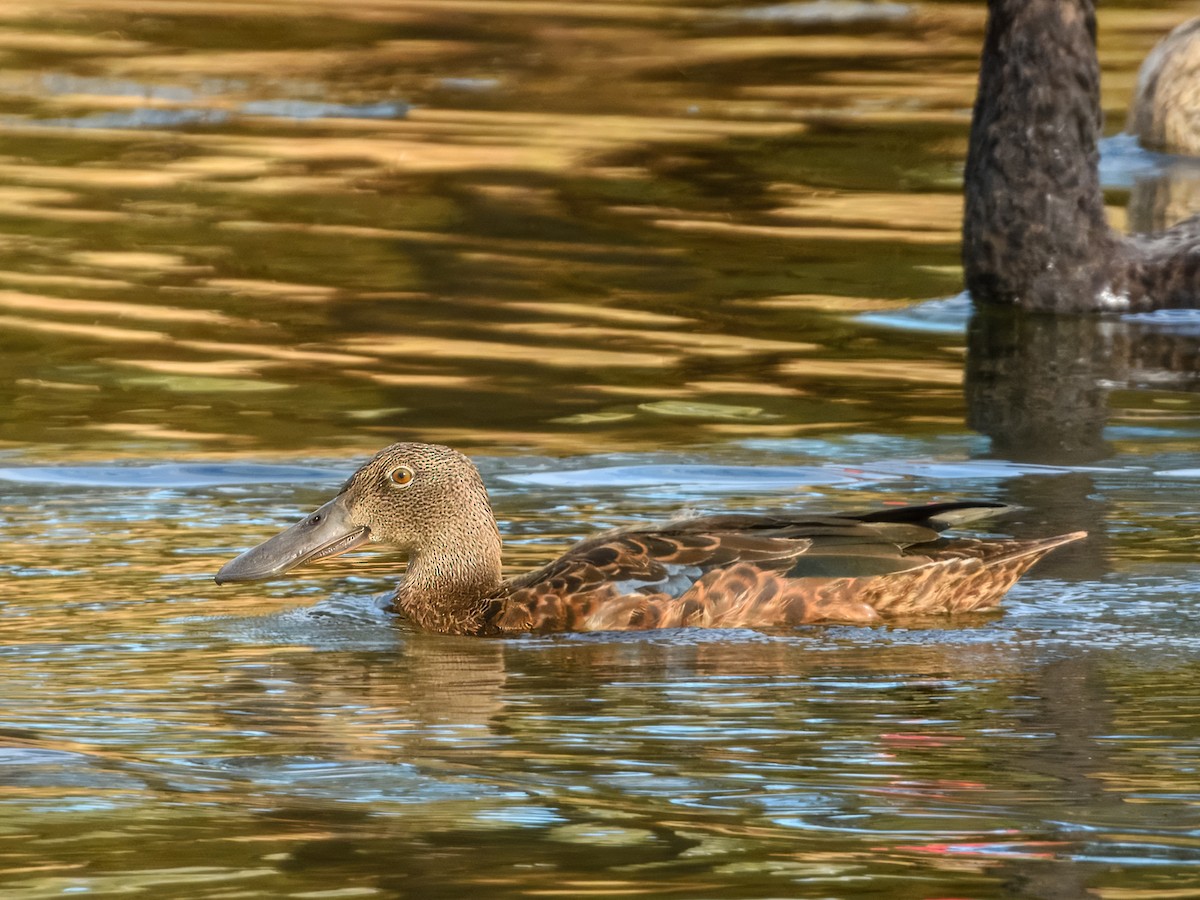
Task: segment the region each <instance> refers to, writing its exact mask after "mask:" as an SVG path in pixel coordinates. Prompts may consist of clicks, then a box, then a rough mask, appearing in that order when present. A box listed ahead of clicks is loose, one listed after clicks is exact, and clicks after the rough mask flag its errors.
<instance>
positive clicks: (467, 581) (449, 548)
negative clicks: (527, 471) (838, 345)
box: [216, 443, 1085, 635]
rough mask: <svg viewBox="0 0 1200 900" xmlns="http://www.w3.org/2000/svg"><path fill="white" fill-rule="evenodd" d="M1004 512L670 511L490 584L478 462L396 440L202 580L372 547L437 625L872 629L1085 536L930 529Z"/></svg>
mask: <svg viewBox="0 0 1200 900" xmlns="http://www.w3.org/2000/svg"><path fill="white" fill-rule="evenodd" d="M1006 508H1007V507H1004V506H1003V505H1002V504H997V503H987V502H984V503H970V502H952V503H935V504H932V505H928V506H914V507H898V508H894V509H882V510H876V511H874V512H867V513H857V514H850V515H844V514H843V515H827V516H823V515H815V516H767V515H744V514H737V513H733V514H725V515H713V516H704V517H698V518H686V519H675V520H672V521H669V522H665V523H663V524H660V525H651V526H635V527H632V528H625V529H620V530H617V531H610V532H606V533H603V534H599V535H597V536H595V537H591V538H588V539H587V540H584V541H582V542H580V543H578V544H576V545H575V546H574V547H572V548H571V549H570V550H568V551H567V552H566V553H565V554H563V555H562V556H561V557H559V558H558V559H556V560H554V561H553V562H551V563H549V564H548V565H546V566H543V567H542V568H540V569H537V570H535V571H533V572H529V573H527V574H524V575H518V576H516V577H514V578H509V579H507V580H505V579H503V578H502V577H501V567H500V533H499V530H498V529H497V527H496V519H495V517H494V516H493V514H492V509H491V505H490V504H489V502H488V494H487V490H486V488H485V487H484V484H483V479H482V478H481V477H480V474H479V470H478V469H476V467H475V465H474V464H473V463H472V462H471V461H470V460H469V459H468V458H467V457H466V456H464V455H463V454H461V453H458V452H457V451H455V450H452V449H450V448H449V447H442V446H437V445H433V444H419V443H401V444H393V445H392V446H390V447H388V448H386V449H385V450H383V451H382V452H380V453H379V454H378V455H376V456H375V457H374V458H373V459H372V460H370V461H369V462H368V463H367V464H366V465H364V466H363V467H362V468H361V469H359V470H358V471H357V472H355V473H354V475H352V476H351V477H350V479H349V480H348V481H347V482H346V483H345V484H344V485H343V486H342V489H341V490H340V491H339V492H338V494H337V496H335V497H334V498H333V499H332V500H330V501H329V502H328V503H326V504H324V505H323V506H321V507H320V508H319V509H317V510H316V511H315V512H313V513H311V514H310V515H308V516H307V517H305V518H304V519H303V520H302V521H300V522H297V523H296V524H295V525H293V526H292V527H290V528H288V529H287V530H286V531H283V532H282V533H280V534H278V535H276V536H275V537H273V538H271V539H270V540H268V541H266V542H265V543H262V544H259V545H258V546H257V547H254V548H252V549H250V550H247V551H246V552H245V553H243V554H242V555H241V556H238V557H237V558H236V559H234V560H232V561H230V562H228V563H226V564H225V566H224V567H222V568H221V570H220V571H219V572H218V573H217V576H216V581H217V583H218V584H224V583H225V582H235V581H261V580H263V579H267V578H274V577H276V576H278V575H281V574H283V573H284V572H287V571H288V570H290V569H293V568H295V567H296V566H299V565H302V564H303V563H306V562H311V561H314V560H318V559H328V558H330V557H333V556H338V555H339V554H342V553H345V552H347V551H349V550H353V549H355V548H357V547H361V546H363V545H365V544H368V543H372V542H374V543H383V544H390V545H392V546H395V547H398V548H399V549H401V550H403V551H404V552H405V553H407V554H408V570H407V574H406V575H405V577H404V579H403V580H402V581H401V583H400V586H399V588H398V590H397V594H396V599H395V605H396V607H397V608H398V609H399V611H401V612H402V613H404V614H405V615H407V616H408V617H409V619H411V620H412V621H413V622H414V623H415V624H416V625H417V626H418V627H420V628H423V629H425V630H428V631H434V632H441V633H444V634H471V635H497V634H512V633H519V632H526V631H539V632H546V631H608V630H621V631H624V630H638V629H650V628H679V627H703V628H735V627H772V626H787V625H796V624H803V623H810V622H853V623H874V622H879V621H881V620H883V619H884V618H889V617H890V618H895V617H901V616H915V615H930V614H938V615H941V614H946V613H958V612H969V611H974V610H984V609H991V608H993V607H995V606H996V605H997V604H998V603H999V602H1000V598H1001V597H1002V596H1003V595H1004V594H1005V593H1006V592H1007V591H1008V589H1009V588H1010V587H1012V585H1013V584H1014V583H1015V582H1016V580H1017V579H1018V578H1019V577H1020V576H1021V575H1022V574H1024V572H1025V571H1026V570H1027V569H1028V568H1029V567H1030V566H1032V565H1033V564H1034V563H1035V562H1037V561H1038V560H1039V559H1040V558H1041V557H1043V556H1044V555H1045V554H1047V553H1048V552H1050V551H1051V550H1053V549H1054V548H1055V547H1058V546H1060V545H1062V544H1066V543H1069V542H1070V541H1075V540H1079V539H1080V538H1082V537H1084V536H1085V534H1084V532H1075V533H1073V534H1064V535H1060V536H1058V537H1052V538H1045V539H1041V540H1032V541H1019V540H988V541H983V540H967V539H962V540H943V539H939V538H938V532H940V531H941V530H943V529H944V528H947V527H950V526H951V525H954V524H958V523H961V522H965V521H970V520H972V519H975V518H979V517H981V516H987V515H993V514H995V513H997V512H1000V511H1003V510H1004V509H1006Z"/></svg>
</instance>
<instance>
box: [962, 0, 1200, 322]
mask: <svg viewBox="0 0 1200 900" xmlns="http://www.w3.org/2000/svg"><path fill="white" fill-rule="evenodd" d="M1100 125H1101V112H1100V66H1099V62H1098V61H1097V58H1096V16H1095V9H1094V6H1093V3H1092V0H988V23H987V31H986V34H985V36H984V45H983V55H982V58H981V62H980V71H979V92H978V95H977V97H976V100H975V110H974V115H973V117H972V120H971V136H970V145H969V148H968V152H967V166H966V171H965V173H964V188H965V195H966V207H965V210H964V215H963V245H962V257H963V269H964V274H965V276H966V283H967V289H968V290H969V291H970V292H971V296H972V297H973V298H974V299H975V301H976V302H981V303H996V304H1014V305H1016V306H1019V307H1023V308H1025V309H1030V310H1041V311H1058V312H1106V311H1110V312H1123V311H1138V310H1149V309H1157V308H1166V307H1197V306H1200V216H1193V217H1192V218H1190V219H1187V220H1186V221H1185V222H1182V223H1180V224H1179V225H1176V226H1175V227H1174V228H1171V229H1169V230H1167V231H1164V232H1159V233H1157V234H1143V235H1132V236H1129V237H1125V236H1122V235H1120V234H1118V233H1117V232H1115V231H1114V230H1113V229H1112V228H1111V227H1109V224H1108V221H1107V219H1106V218H1105V214H1104V196H1103V193H1102V192H1101V190H1100V179H1099V175H1098V170H1097V166H1098V163H1099V158H1100V157H1099V151H1098V149H1097V144H1096V141H1097V138H1098V136H1099V134H1100Z"/></svg>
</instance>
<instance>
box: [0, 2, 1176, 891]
mask: <svg viewBox="0 0 1200 900" xmlns="http://www.w3.org/2000/svg"><path fill="white" fill-rule="evenodd" d="M1191 7H1192V4H1190V3H1182V2H1176V3H1172V2H1166V0H1156V2H1154V3H1151V4H1149V5H1144V4H1140V3H1133V2H1127V3H1110V4H1107V5H1106V6H1105V8H1104V9H1103V10H1102V13H1101V18H1100V40H1101V50H1102V54H1101V55H1102V64H1103V66H1104V91H1105V94H1104V105H1105V109H1106V111H1107V114H1108V120H1109V123H1110V125H1109V129H1108V130H1109V132H1111V133H1113V134H1114V135H1115V133H1116V132H1117V131H1119V128H1120V123H1121V122H1122V121H1123V119H1124V105H1125V103H1126V102H1127V100H1128V97H1129V95H1130V93H1131V89H1132V84H1133V78H1134V73H1135V71H1136V67H1137V64H1138V62H1139V61H1140V59H1141V58H1142V56H1143V55H1144V54H1145V52H1146V51H1147V50H1148V49H1149V48H1150V46H1152V44H1153V43H1154V41H1155V40H1156V39H1157V38H1158V36H1160V35H1161V34H1162V33H1163V32H1165V31H1166V30H1167V29H1168V28H1169V27H1171V26H1172V25H1174V24H1176V23H1177V22H1179V21H1182V20H1183V19H1184V18H1186V17H1187V16H1188V15H1192V14H1194V9H1192V8H1191ZM983 21H984V12H983V8H982V4H981V3H979V2H970V3H967V2H963V3H952V2H930V3H923V4H921V5H919V6H917V5H909V4H900V3H885V2H880V3H866V2H855V0H832V2H828V0H817V2H812V3H794V4H793V3H785V4H777V5H766V4H752V3H729V2H707V0H692V2H683V0H679V2H675V0H659V2H656V3H652V2H632V0H631V2H596V3H592V2H587V3H569V2H555V0H544V2H543V0H354V2H346V3H335V2H331V0H329V2H315V0H273V2H269V3H253V2H246V0H228V2H219V3H218V2H205V3H192V2H186V0H137V2H132V0H56V2H49V0H9V2H7V3H5V4H4V5H3V7H2V8H0V55H2V57H3V61H4V65H3V66H2V67H0V135H2V140H3V142H2V144H0V342H2V346H3V351H4V352H3V353H2V354H0V369H2V370H3V377H0V392H2V393H3V398H4V403H3V404H2V405H0V410H2V412H0V540H2V541H3V543H4V546H5V549H6V553H5V556H4V559H3V560H2V561H0V571H3V573H4V590H3V594H2V595H0V894H2V895H3V896H5V897H14V898H16V897H19V898H41V897H50V896H60V895H63V894H90V895H95V896H109V895H122V896H126V895H141V896H149V897H155V898H159V897H161V898H172V900H174V898H191V897H205V898H208V897H212V898H226V897H227V898H251V897H303V898H326V897H329V898H342V897H373V896H379V897H414V898H427V897H428V898H437V897H447V898H451V897H455V898H456V897H463V896H472V897H560V896H561V897H618V896H620V897H628V896H678V897H688V898H717V897H722V898H726V897H727V898H775V897H799V896H803V897H846V898H859V897H888V898H892V897H896V898H950V897H954V898H967V897H969V898H985V897H1033V898H1055V900H1064V898H1084V897H1088V898H1091V897H1098V898H1099V897H1102V898H1108V900H1134V898H1141V897H1146V898H1150V897H1155V898H1157V897H1193V896H1197V895H1200V774H1198V773H1200V695H1198V694H1197V692H1196V690H1195V689H1194V684H1195V683H1196V681H1197V676H1198V675H1200V601H1198V599H1197V589H1198V586H1200V576H1198V575H1197V572H1196V566H1195V555H1196V554H1195V540H1196V535H1197V531H1198V527H1200V515H1198V513H1197V503H1196V491H1197V488H1198V487H1200V458H1198V457H1197V454H1196V446H1197V438H1198V437H1200V394H1198V393H1197V392H1196V387H1197V383H1198V381H1197V371H1198V370H1200V363H1198V359H1200V355H1198V345H1200V339H1198V336H1197V335H1198V332H1200V328H1198V327H1197V322H1196V320H1195V318H1194V317H1192V316H1191V315H1189V314H1186V313H1185V314H1177V315H1168V316H1150V317H1142V318H1136V317H1131V318H1129V319H1124V320H1109V321H1104V322H1094V321H1078V320H1075V321H1071V320H1057V319H1053V318H1048V317H1036V318H1014V317H1012V316H1009V315H1002V314H994V313H993V314H988V315H974V316H973V315H971V312H970V307H969V304H968V303H967V301H966V300H965V299H964V298H962V297H959V296H957V295H958V292H959V291H960V289H961V282H962V276H961V271H960V269H959V265H958V228H959V217H960V200H959V190H960V183H959V182H960V173H961V166H962V161H963V158H964V156H965V152H966V135H967V128H968V124H969V108H970V104H971V101H972V96H973V91H974V79H975V73H976V66H977V57H978V52H979V45H980V39H981V33H982V26H983ZM1104 149H1105V162H1104V173H1103V174H1104V179H1105V182H1106V184H1107V185H1108V187H1109V190H1110V194H1109V199H1110V203H1111V209H1110V214H1111V216H1112V218H1113V219H1114V221H1116V222H1117V223H1118V224H1120V225H1125V224H1126V223H1131V224H1132V225H1133V226H1135V227H1150V226H1153V225H1156V224H1163V223H1164V222H1165V221H1167V220H1170V219H1171V218H1172V217H1178V216H1179V215H1181V214H1183V213H1185V212H1186V211H1188V210H1192V211H1194V210H1195V209H1197V208H1200V203H1198V202H1197V201H1196V200H1195V199H1194V198H1195V197H1197V196H1198V195H1200V189H1198V188H1197V185H1200V167H1198V166H1197V164H1196V163H1195V162H1194V161H1191V162H1189V161H1186V160H1172V159H1170V158H1166V157H1159V156H1154V155H1151V154H1148V153H1145V152H1143V151H1141V150H1139V149H1138V148H1137V147H1136V145H1134V144H1132V143H1131V142H1130V141H1129V140H1128V139H1125V138H1122V137H1120V136H1113V137H1111V138H1109V139H1108V140H1107V141H1106V143H1105V148H1104ZM944 298H949V299H944ZM926 301H936V302H926ZM399 439H416V440H429V441H439V442H445V443H450V444H453V445H455V446H457V447H459V448H461V449H464V450H466V451H468V452H470V453H471V454H472V455H473V456H474V457H476V458H477V459H478V461H479V463H480V466H481V468H482V470H483V472H484V475H485V478H486V479H487V481H488V483H489V485H490V486H491V489H492V494H493V500H494V504H495V506H496V510H497V514H498V515H499V517H500V519H501V526H502V529H503V530H504V532H505V535H506V538H507V543H506V554H507V563H508V565H509V566H510V568H511V570H512V571H514V572H515V571H519V570H520V569H522V568H524V567H528V566H532V565H534V564H536V563H538V562H539V561H543V560H545V559H546V558H548V557H550V556H551V555H553V554H554V553H556V552H557V551H559V550H561V549H562V548H564V547H565V546H566V545H568V544H569V543H570V542H571V541H572V540H574V539H577V538H579V537H581V536H583V535H585V534H587V533H590V532H592V531H595V530H598V529H603V528H609V527H613V526H617V525H622V524H628V523H632V522H639V521H648V520H652V519H655V518H659V517H663V516H665V515H668V514H670V513H671V512H674V511H676V510H678V509H680V508H690V509H700V510H709V511H719V510H730V509H782V508H796V509H803V510H818V509H822V510H824V509H829V510H836V509H850V508H861V507H864V506H869V505H872V504H876V503H880V502H885V501H896V500H900V499H904V500H910V501H913V502H917V501H923V500H935V499H951V498H962V497H970V498H984V499H994V500H1001V501H1004V502H1008V503H1014V504H1018V505H1019V506H1021V507H1022V509H1021V510H1019V511H1018V512H1016V513H1014V514H1012V515H1010V516H1008V517H1007V518H1005V519H1003V520H1000V521H998V522H997V523H996V524H995V525H994V526H992V527H994V528H997V529H1001V530H1002V531H1003V532H1004V533H1008V534H1015V535H1020V536H1025V537H1032V536H1040V535H1048V534H1052V533H1059V532H1065V531H1073V530H1077V529H1081V528H1082V529H1087V530H1088V531H1089V532H1091V537H1090V538H1089V539H1088V540H1087V541H1085V542H1082V543H1080V544H1076V545H1072V546H1071V547H1067V548H1064V549H1063V550H1061V551H1059V552H1057V553H1056V554H1055V555H1054V556H1052V557H1051V558H1050V559H1049V560H1047V561H1046V562H1045V563H1043V564H1041V565H1040V566H1039V567H1038V568H1037V569H1036V570H1035V571H1034V572H1033V573H1032V574H1031V575H1030V576H1028V577H1027V578H1026V579H1025V580H1023V581H1022V582H1021V583H1020V584H1019V585H1018V586H1017V588H1016V589H1014V591H1013V592H1012V593H1011V594H1010V595H1009V598H1008V600H1007V601H1006V603H1005V609H1004V611H1003V612H1002V613H999V614H994V615H988V616H984V617H979V618H970V619H964V620H961V621H955V622H951V623H948V624H947V625H946V626H945V627H922V628H914V627H908V628H901V627H889V628H849V627H837V628H816V627H812V628H804V629H798V630H793V631H776V632H754V631H732V632H723V633H720V632H707V633H706V632H697V631H665V632H661V633H656V634H648V635H610V634H594V635H558V636H543V637H528V638H521V639H510V640H470V639H462V638H448V637H441V636H433V635H427V634H421V633H417V632H415V631H414V630H413V629H411V628H410V627H409V626H408V625H406V624H405V623H404V622H403V621H401V620H398V619H397V618H396V617H395V616H394V615H393V614H391V613H390V612H388V611H387V610H386V608H384V607H385V604H384V601H383V600H382V599H381V597H382V596H383V595H384V594H385V592H386V591H387V590H388V589H389V588H390V586H391V585H392V584H393V583H394V581H395V578H396V575H397V573H398V571H399V568H400V566H399V561H398V560H397V559H395V558H394V557H393V556H389V555H388V554H386V553H374V554H365V555H361V556H358V557H355V558H353V559H349V558H348V559H345V560H341V561H338V562H336V563H331V564H327V565H325V566H323V567H314V568H313V569H311V570H307V571H302V572H299V573H297V574H296V575H295V577H288V578H287V579H285V580H281V581H278V582H270V583H267V584H264V585H250V586H225V587H222V588H217V586H216V585H215V584H213V582H212V575H213V573H214V572H215V571H216V569H217V568H218V567H219V566H220V564H221V563H222V562H224V561H225V560H227V559H228V558H230V557H231V556H232V555H234V554H235V553H236V552H238V551H239V550H241V549H244V548H245V547H247V546H250V545H252V544H254V543H256V542H258V541H260V540H262V539H263V538H265V537H267V536H269V535H271V534H273V533H274V532H275V531H277V530H278V529H280V528H281V527H283V526H284V525H286V524H288V523H289V522H291V521H292V520H294V519H295V518H296V517H298V516H299V515H301V514H302V513H303V512H305V511H307V510H309V509H311V508H312V507H314V506H316V505H317V504H318V503H320V502H321V501H322V500H324V499H326V498H327V497H328V496H329V495H330V493H331V491H332V490H334V489H335V488H336V486H337V485H338V484H339V483H340V482H341V480H342V479H344V478H345V477H346V475H347V474H348V473H349V472H350V471H352V470H353V468H354V467H355V465H356V464H357V463H359V462H361V461H362V460H363V458H365V457H366V456H367V455H369V454H371V453H373V452H374V451H375V450H377V449H379V448H380V447H382V446H384V445H386V444H388V443H390V442H392V441H394V440H399Z"/></svg>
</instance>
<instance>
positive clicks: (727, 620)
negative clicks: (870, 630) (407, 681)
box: [491, 533, 1083, 632]
mask: <svg viewBox="0 0 1200 900" xmlns="http://www.w3.org/2000/svg"><path fill="white" fill-rule="evenodd" d="M1081 537H1083V535H1082V534H1081V533H1075V534H1069V535H1063V536H1061V537H1055V538H1048V539H1045V540H1041V541H977V540H962V541H951V542H946V544H945V546H944V547H942V548H940V549H939V550H938V551H936V552H935V554H933V555H917V556H909V557H904V556H898V557H897V562H898V563H901V564H909V565H912V566H913V567H912V568H905V569H901V570H899V571H895V572H890V573H887V574H879V575H867V576H859V577H841V578H827V577H799V578H793V577H789V576H788V575H787V568H786V567H784V568H783V570H782V571H781V570H780V567H779V566H778V565H772V564H763V563H762V562H760V563H757V564H755V563H748V562H741V561H739V562H736V563H734V564H732V565H728V566H726V567H724V568H713V569H709V570H708V571H706V572H704V573H703V574H702V575H700V576H699V577H698V578H697V579H696V580H695V582H694V583H692V585H691V586H690V587H689V588H688V589H687V590H684V591H683V592H682V593H680V594H678V595H671V594H669V593H665V592H663V591H656V590H653V589H649V590H645V591H642V592H628V591H625V590H622V589H621V587H620V584H621V582H613V581H611V580H608V577H607V575H608V574H609V573H605V572H604V571H602V570H600V569H597V568H596V567H595V566H592V565H590V564H586V563H584V564H581V565H580V566H579V567H578V568H575V569H569V570H568V571H566V572H563V571H561V561H560V563H559V569H560V571H558V572H557V573H556V574H554V575H553V576H551V577H549V578H547V579H545V580H536V581H535V582H534V583H532V584H527V585H524V586H515V585H512V584H510V585H507V586H506V587H508V588H512V590H511V592H508V591H505V592H504V593H503V595H502V598H501V602H500V604H499V605H498V607H497V614H496V616H495V618H494V619H492V622H491V624H492V626H493V627H494V628H495V629H496V630H498V631H500V632H513V631H630V630H643V629H651V628H685V627H695V628H739V627H741V628H755V627H758V628H765V627H779V626H788V625H803V624H812V623H846V624H872V623H876V622H880V621H883V620H884V619H886V618H893V619H894V618H905V617H916V616H930V615H952V614H956V613H966V612H976V611H980V610H987V609H994V608H995V607H997V606H999V604H1000V600H1001V599H1002V598H1003V596H1004V595H1005V594H1006V593H1007V592H1008V591H1009V589H1010V588H1011V587H1012V586H1013V585H1014V584H1015V583H1016V582H1017V580H1018V579H1019V578H1020V577H1021V576H1022V575H1023V574H1024V573H1025V572H1026V571H1027V570H1028V569H1029V568H1030V567H1031V566H1032V565H1033V564H1034V563H1036V562H1037V561H1038V560H1039V559H1041V558H1042V557H1043V556H1045V555H1046V554H1047V553H1049V552H1050V551H1051V550H1053V549H1054V548H1055V547H1059V546H1061V545H1062V544H1065V543H1069V542H1071V541H1074V540H1078V539H1080V538H1081ZM623 543H624V544H625V545H628V544H629V541H628V540H627V539H626V540H625V541H623ZM803 552H804V551H803V550H800V551H799V552H798V553H797V554H796V555H800V554H802V553H803ZM639 556H640V554H639ZM788 561H790V558H789V560H788ZM638 568H639V569H642V570H645V569H646V568H648V567H647V566H646V565H645V564H644V563H642V564H639V566H638ZM612 574H616V573H612ZM621 574H628V573H627V572H625V573H621ZM626 583H627V582H626Z"/></svg>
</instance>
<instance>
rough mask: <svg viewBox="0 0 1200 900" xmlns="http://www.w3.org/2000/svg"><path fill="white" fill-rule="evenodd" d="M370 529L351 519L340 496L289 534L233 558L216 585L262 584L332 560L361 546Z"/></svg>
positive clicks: (299, 523)
mask: <svg viewBox="0 0 1200 900" xmlns="http://www.w3.org/2000/svg"><path fill="white" fill-rule="evenodd" d="M370 539H371V529H369V528H367V527H366V526H365V525H357V524H355V523H354V522H353V521H351V518H350V505H349V502H348V501H347V499H346V495H345V494H338V495H337V496H336V497H334V498H333V499H332V500H330V501H329V502H328V503H326V504H325V505H324V506H322V507H321V508H320V509H318V510H317V511H316V512H313V513H311V514H309V515H308V516H306V517H305V518H304V519H303V520H302V521H300V522H297V523H296V524H295V525H293V526H292V527H291V528H289V529H288V530H287V531H283V532H280V533H279V534H277V535H275V537H273V538H271V539H270V540H268V541H264V542H263V543H261V544H259V545H258V546H257V547H252V548H250V549H249V550H247V551H246V552H245V553H243V554H242V555H241V556H239V557H237V558H236V559H232V560H230V561H229V562H227V563H225V565H223V566H222V567H221V571H219V572H217V576H216V582H217V584H226V583H227V582H231V581H263V580H264V579H267V578H274V577H275V576H277V575H282V574H283V573H284V572H288V571H290V570H292V569H295V568H296V567H297V566H302V565H304V564H305V563H307V562H313V561H315V560H318V559H330V558H332V557H334V556H340V555H341V554H343V553H348V552H349V551H351V550H353V549H355V548H356V547H361V546H362V545H363V544H365V543H366V542H367V541H369V540H370Z"/></svg>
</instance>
